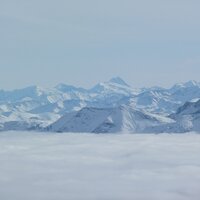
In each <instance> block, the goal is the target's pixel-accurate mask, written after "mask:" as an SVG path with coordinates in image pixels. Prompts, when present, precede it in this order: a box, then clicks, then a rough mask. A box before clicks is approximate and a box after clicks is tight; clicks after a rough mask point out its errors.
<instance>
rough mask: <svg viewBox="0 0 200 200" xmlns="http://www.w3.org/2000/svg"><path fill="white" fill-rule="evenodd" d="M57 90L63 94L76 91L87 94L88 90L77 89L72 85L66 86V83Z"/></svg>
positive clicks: (61, 84) (58, 86) (59, 85)
mask: <svg viewBox="0 0 200 200" xmlns="http://www.w3.org/2000/svg"><path fill="white" fill-rule="evenodd" d="M55 88H56V89H57V90H59V91H61V92H74V91H79V92H86V90H85V89H83V88H79V87H75V86H72V85H66V84H64V83H60V84H58V85H57V86H56V87H55Z"/></svg>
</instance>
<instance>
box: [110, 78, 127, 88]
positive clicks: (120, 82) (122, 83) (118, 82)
mask: <svg viewBox="0 0 200 200" xmlns="http://www.w3.org/2000/svg"><path fill="white" fill-rule="evenodd" d="M109 82H110V83H116V84H119V85H123V86H127V87H130V86H129V85H128V84H127V83H126V82H125V81H124V80H123V79H122V78H120V77H114V78H112V79H110V80H109Z"/></svg>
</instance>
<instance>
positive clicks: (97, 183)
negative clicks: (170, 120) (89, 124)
mask: <svg viewBox="0 0 200 200" xmlns="http://www.w3.org/2000/svg"><path fill="white" fill-rule="evenodd" d="M199 152H200V135H199V134H195V133H187V134H159V135H156V134H99V135H98V134H80V133H76V134H75V133H73V134H72V133H62V134H61V133H59V134H55V133H53V134H52V133H34V132H1V133H0V163H1V165H0V199H2V200H36V199H37V200H199V197H200V190H199V186H200V156H199Z"/></svg>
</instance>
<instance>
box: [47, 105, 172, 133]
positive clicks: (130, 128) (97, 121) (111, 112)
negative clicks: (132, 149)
mask: <svg viewBox="0 0 200 200" xmlns="http://www.w3.org/2000/svg"><path fill="white" fill-rule="evenodd" d="M171 121H172V120H170V119H169V118H166V117H161V116H158V115H155V114H150V113H148V112H144V111H139V110H135V109H133V108H132V107H131V106H129V105H122V106H119V107H116V108H88V107H86V108H83V109H82V110H80V111H78V112H74V113H67V114H65V115H64V116H63V117H61V119H59V120H58V121H57V122H55V123H54V124H52V125H50V126H49V127H48V128H47V130H48V131H56V132H94V133H116V132H129V133H135V132H143V131H144V130H146V131H147V130H148V127H153V126H157V125H160V124H166V123H170V122H171Z"/></svg>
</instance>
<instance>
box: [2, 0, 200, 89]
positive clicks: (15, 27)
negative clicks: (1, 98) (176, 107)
mask: <svg viewBox="0 0 200 200" xmlns="http://www.w3.org/2000/svg"><path fill="white" fill-rule="evenodd" d="M199 7H200V2H198V1H196V0H191V1H185V0H182V1H181V0H176V1H164V2H161V1H158V0H152V1H147V0H142V1H139V2H138V1H131V0H124V1H123V2H122V1H114V0H108V1H105V0H102V1H101V2H99V1H91V0H86V1H84V2H83V1H80V0H75V1H73V2H67V1H64V0H58V1H47V0H40V1H39V0H34V1H33V0H30V1H26V0H19V1H14V0H9V1H7V0H2V1H1V2H0V23H1V32H0V43H1V46H0V71H1V73H0V88H2V89H6V90H7V89H9V90H10V89H16V88H23V87H26V86H29V85H39V86H42V87H53V86H55V85H57V84H59V83H66V84H70V85H75V86H79V87H84V88H90V87H92V86H93V85H95V84H96V83H98V82H103V81H107V80H109V79H110V78H112V77H115V76H120V77H122V78H123V79H124V80H125V81H126V82H127V83H128V84H130V85H131V86H132V87H134V88H141V87H150V86H161V87H165V88H169V87H171V86H172V85H173V84H175V83H177V82H187V81H188V80H196V81H200V78H199V74H200V67H199V66H200V51H199V46H200V38H199V35H200V21H199V18H200V12H199Z"/></svg>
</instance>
